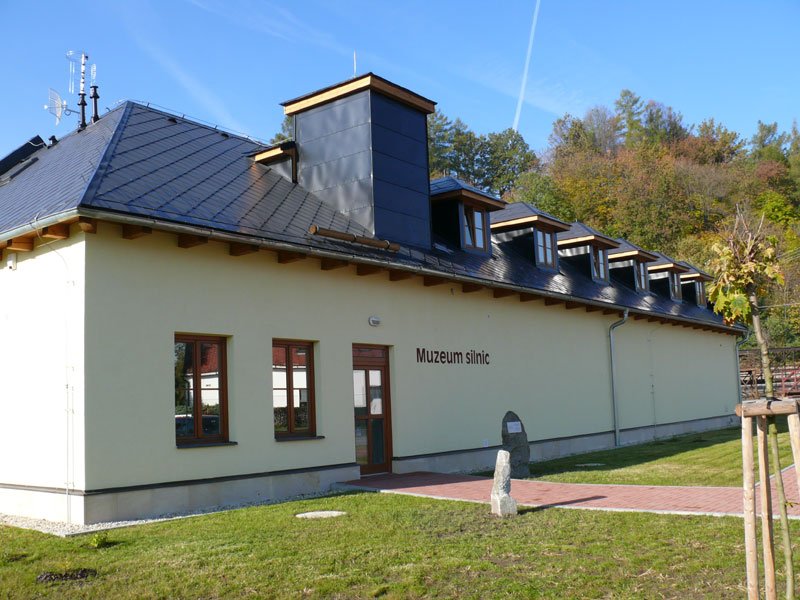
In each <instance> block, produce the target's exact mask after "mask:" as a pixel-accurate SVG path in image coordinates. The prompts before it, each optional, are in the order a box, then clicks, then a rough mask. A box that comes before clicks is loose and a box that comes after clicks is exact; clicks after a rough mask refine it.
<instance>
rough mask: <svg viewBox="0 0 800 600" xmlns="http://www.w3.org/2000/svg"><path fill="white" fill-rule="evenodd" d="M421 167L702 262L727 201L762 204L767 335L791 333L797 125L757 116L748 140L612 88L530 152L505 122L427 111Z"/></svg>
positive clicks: (781, 337) (788, 340)
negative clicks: (480, 127) (773, 273)
mask: <svg viewBox="0 0 800 600" xmlns="http://www.w3.org/2000/svg"><path fill="white" fill-rule="evenodd" d="M428 134H429V139H428V143H429V155H430V166H431V177H432V178H434V177H439V176H441V175H446V174H451V175H455V176H457V177H459V178H462V179H464V180H466V181H468V182H470V183H473V184H475V185H477V186H479V187H481V188H484V189H487V190H491V191H493V192H494V193H496V194H499V195H501V196H502V197H503V198H504V199H505V200H507V201H510V202H530V203H532V204H535V205H536V206H538V207H539V208H540V209H542V210H545V211H548V212H550V213H552V214H553V215H555V216H556V217H558V218H560V219H563V220H566V221H573V220H578V221H582V222H584V223H587V224H588V225H591V226H592V227H595V228H597V229H599V230H601V231H603V232H605V233H606V234H609V235H612V236H615V237H624V238H626V239H628V240H630V241H631V242H633V243H635V244H638V245H640V246H643V247H645V248H649V249H656V250H659V251H662V252H664V253H666V254H669V255H671V256H673V257H674V258H677V259H680V260H686V261H688V262H690V263H692V264H694V265H696V266H698V267H699V268H701V269H707V268H708V264H709V260H710V258H711V245H712V243H713V242H714V241H715V240H716V239H717V231H718V230H719V229H720V228H722V227H724V226H725V225H726V223H727V222H729V221H730V219H732V217H733V215H734V214H735V209H736V206H737V205H741V206H743V207H744V209H745V210H748V211H751V212H753V213H755V214H756V215H761V214H763V216H764V219H765V221H766V227H767V229H768V232H769V234H770V235H772V236H775V238H776V240H777V246H778V249H779V257H780V260H781V265H782V268H783V270H784V273H785V276H786V285H785V286H784V287H781V288H776V289H774V290H773V291H772V292H771V293H770V295H769V296H768V297H765V298H763V300H762V304H763V305H765V306H770V307H772V308H771V309H770V310H768V311H767V314H768V317H767V324H768V329H769V331H770V334H771V336H772V344H773V345H776V346H779V345H789V344H797V343H800V334H799V333H798V332H799V331H800V310H799V309H798V307H797V306H775V305H786V304H793V303H794V302H797V301H798V296H799V294H798V293H797V292H798V291H800V131H798V128H797V125H796V124H795V125H794V126H793V127H792V129H791V131H789V132H782V131H779V129H778V126H777V124H776V123H768V122H762V121H758V126H757V131H756V133H755V135H754V136H753V137H752V138H751V139H749V140H747V139H743V138H742V137H741V136H740V135H739V134H738V133H737V132H735V131H731V130H729V129H728V128H726V127H725V125H724V124H722V123H718V122H716V121H715V120H714V118H708V119H706V120H705V121H703V122H702V123H699V124H688V123H686V122H684V119H683V116H682V115H681V113H680V112H678V111H677V110H675V109H673V108H672V107H669V106H665V105H664V104H661V103H659V102H655V101H647V102H646V101H644V100H643V99H642V98H641V97H639V96H638V95H636V94H635V93H634V92H631V91H630V90H623V91H622V92H621V93H620V96H619V98H618V99H617V101H616V102H615V103H614V106H613V107H606V106H597V107H594V108H592V109H590V110H589V111H587V113H586V114H585V115H583V116H582V117H577V116H573V115H569V114H567V115H564V116H563V117H561V118H560V119H558V120H556V121H555V122H554V123H553V130H552V133H551V135H550V138H549V147H548V148H547V150H546V152H545V153H544V154H543V155H542V156H536V155H535V154H534V153H533V152H532V151H531V149H530V148H529V146H528V144H527V143H526V142H525V140H524V139H523V137H522V136H521V135H520V134H519V133H516V132H514V131H513V130H511V129H507V130H505V131H502V132H499V133H490V134H488V135H478V134H476V133H474V132H473V131H471V130H470V129H469V127H468V126H467V125H466V124H465V123H463V122H462V121H461V120H460V119H455V120H450V119H449V118H448V117H447V116H445V115H443V114H442V113H440V112H436V113H434V114H433V115H431V116H430V117H429V119H428Z"/></svg>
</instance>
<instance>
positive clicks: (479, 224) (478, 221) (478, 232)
mask: <svg viewBox="0 0 800 600" xmlns="http://www.w3.org/2000/svg"><path fill="white" fill-rule="evenodd" d="M474 214H475V247H476V248H480V249H481V250H483V248H484V247H485V245H486V244H485V237H484V233H483V229H484V226H483V220H484V216H485V215H484V212H483V211H482V210H476V211H475V213H474Z"/></svg>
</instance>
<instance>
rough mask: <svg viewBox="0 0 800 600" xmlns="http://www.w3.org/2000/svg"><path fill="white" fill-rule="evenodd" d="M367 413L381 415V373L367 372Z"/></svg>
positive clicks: (376, 371)
mask: <svg viewBox="0 0 800 600" xmlns="http://www.w3.org/2000/svg"><path fill="white" fill-rule="evenodd" d="M369 412H370V414H372V415H382V414H383V386H382V385H381V372H380V371H378V370H370V372H369Z"/></svg>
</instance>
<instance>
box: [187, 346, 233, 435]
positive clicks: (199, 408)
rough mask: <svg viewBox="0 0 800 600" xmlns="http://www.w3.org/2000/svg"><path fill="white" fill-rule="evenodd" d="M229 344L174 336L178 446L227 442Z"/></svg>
mask: <svg viewBox="0 0 800 600" xmlns="http://www.w3.org/2000/svg"><path fill="white" fill-rule="evenodd" d="M226 346H227V340H226V339H225V338H224V337H219V336H207V335H188V334H176V335H175V356H174V362H175V364H174V366H175V442H176V443H177V444H178V445H179V446H180V445H201V444H214V443H221V442H227V441H228V392H227V387H228V384H227V362H226Z"/></svg>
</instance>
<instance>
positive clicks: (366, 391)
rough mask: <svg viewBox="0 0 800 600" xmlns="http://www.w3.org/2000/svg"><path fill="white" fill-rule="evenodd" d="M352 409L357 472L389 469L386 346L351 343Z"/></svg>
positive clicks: (390, 460)
mask: <svg viewBox="0 0 800 600" xmlns="http://www.w3.org/2000/svg"><path fill="white" fill-rule="evenodd" d="M353 411H354V415H355V431H356V440H355V441H356V462H357V463H358V464H359V465H360V466H361V474H362V475H368V474H371V473H388V472H390V471H391V470H392V426H391V410H390V403H389V350H388V349H387V348H386V347H385V346H355V345H354V346H353Z"/></svg>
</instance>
